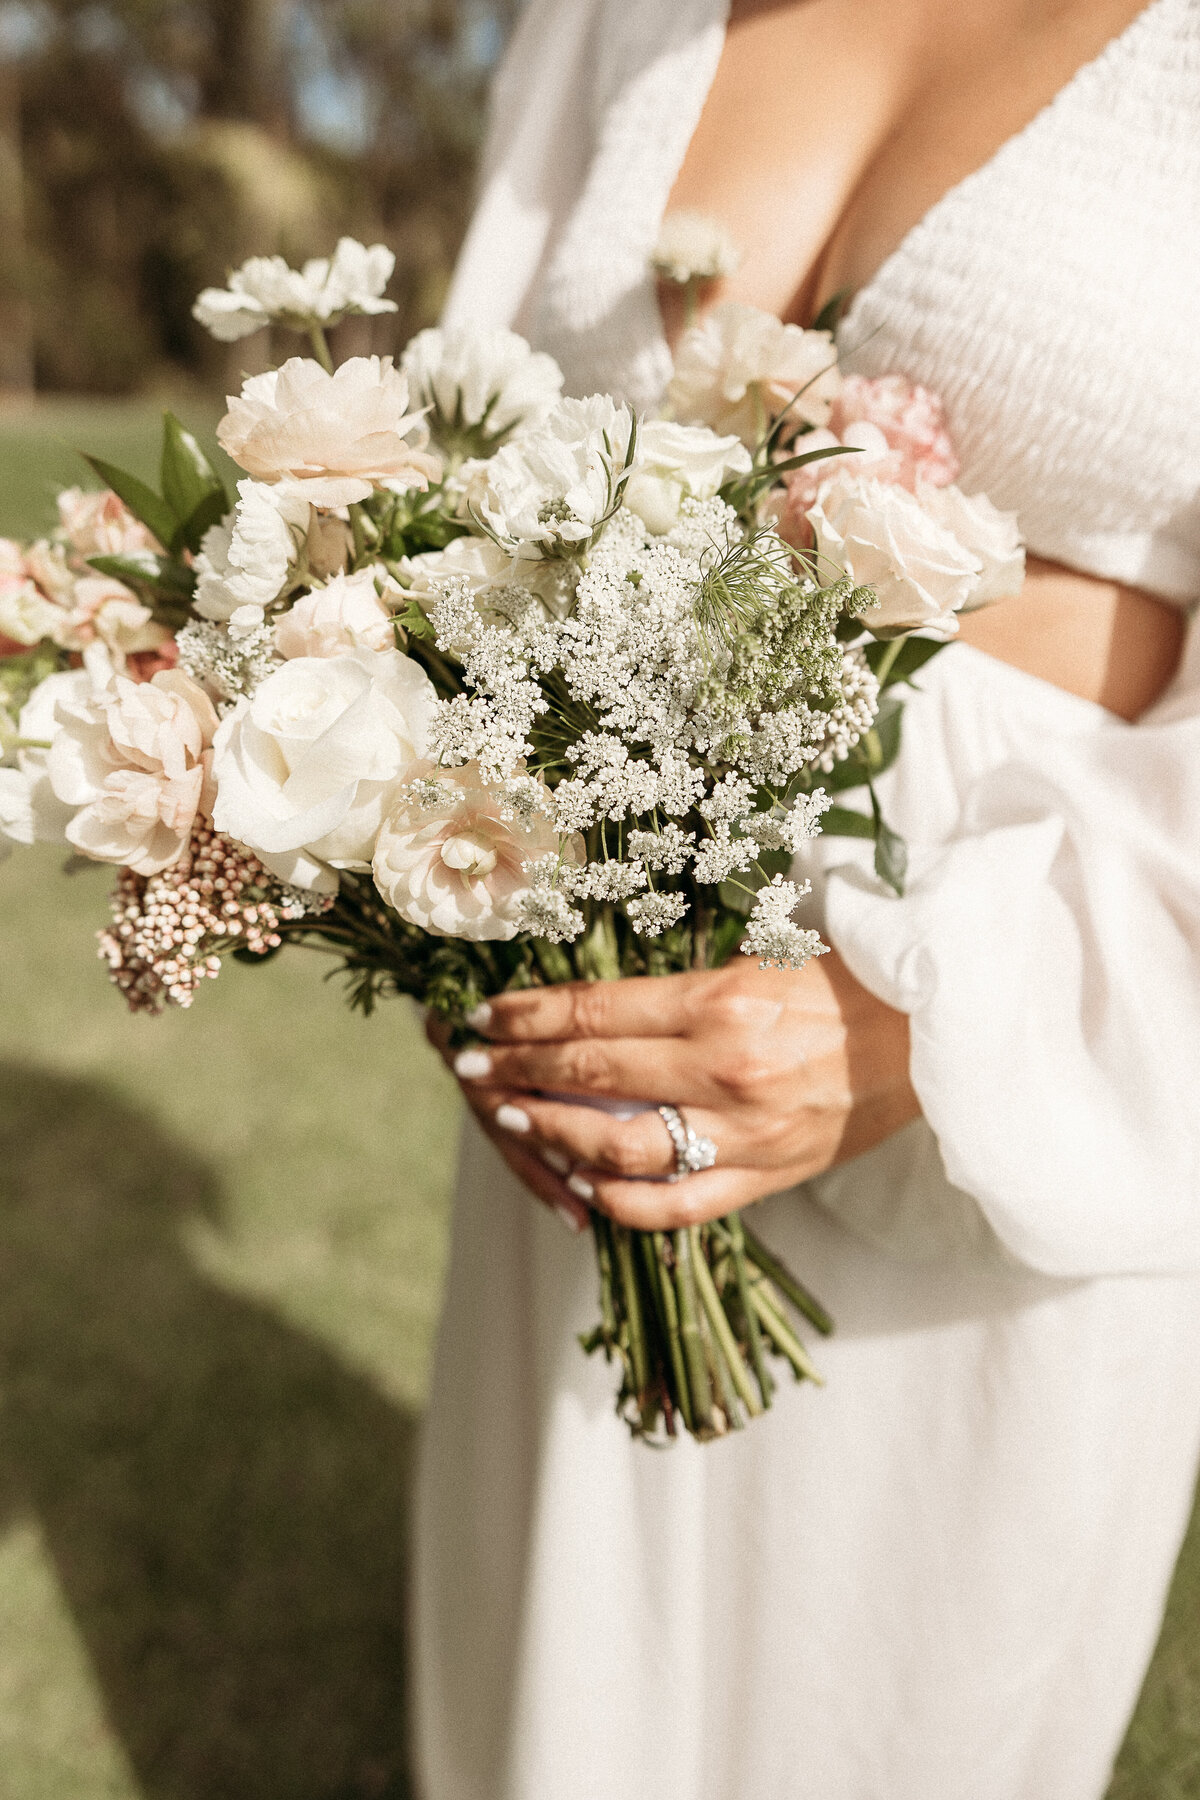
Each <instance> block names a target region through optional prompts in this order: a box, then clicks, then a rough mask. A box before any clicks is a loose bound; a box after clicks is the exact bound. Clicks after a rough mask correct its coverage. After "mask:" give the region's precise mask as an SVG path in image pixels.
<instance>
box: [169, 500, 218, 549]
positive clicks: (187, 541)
mask: <svg viewBox="0 0 1200 1800" xmlns="http://www.w3.org/2000/svg"><path fill="white" fill-rule="evenodd" d="M228 511H229V496H228V494H226V492H225V489H224V488H223V487H222V488H216V489H215V490H214V491H213V492H212V493H211V494H206V495H205V496H204V499H203V500H201V501H200V502H199V503H198V504H197V506H196V508H195V510H194V511H193V512H191V513H189V515H188V517H187V518H186V519H185V520H184V522H183V524H182V525H180V526H179V527H178V528H177V530H176V532H175V535H174V537H173V538H172V539H171V544H170V548H171V550H172V552H173V554H174V555H176V556H178V555H179V554H180V552H181V551H184V550H191V551H192V552H193V553H195V552H196V551H197V550H198V549H199V548H200V545H201V544H202V543H203V541H204V534H205V532H206V531H207V530H208V528H209V526H210V525H219V524H220V523H221V520H222V519H223V518H224V517H225V514H226V513H227V512H228Z"/></svg>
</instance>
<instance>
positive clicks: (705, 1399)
mask: <svg viewBox="0 0 1200 1800" xmlns="http://www.w3.org/2000/svg"><path fill="white" fill-rule="evenodd" d="M672 1242H673V1245H674V1250H675V1291H676V1294H677V1295H678V1299H679V1336H680V1339H681V1340H682V1343H683V1354H684V1359H685V1361H686V1363H687V1373H688V1387H689V1389H690V1391H691V1399H692V1418H693V1425H692V1429H693V1431H694V1432H695V1433H696V1435H697V1436H700V1435H702V1434H707V1433H709V1432H711V1431H712V1429H713V1415H712V1383H711V1382H710V1381H709V1379H708V1363H707V1362H706V1360H705V1356H704V1339H703V1338H702V1337H701V1335H700V1317H699V1312H698V1309H697V1302H696V1280H695V1275H694V1273H693V1271H692V1244H691V1239H690V1238H689V1237H688V1234H687V1231H686V1230H679V1231H677V1232H675V1234H674V1237H673V1240H672Z"/></svg>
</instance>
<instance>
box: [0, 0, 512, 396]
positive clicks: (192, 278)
mask: <svg viewBox="0 0 1200 1800" xmlns="http://www.w3.org/2000/svg"><path fill="white" fill-rule="evenodd" d="M519 3H520V0H0V388H2V387H9V388H13V387H21V386H24V385H28V384H29V383H30V382H31V381H32V382H36V384H37V385H38V386H39V387H44V388H59V389H62V388H67V389H75V390H80V391H96V392H108V393H118V392H125V391H130V390H132V389H134V388H137V387H144V386H146V385H150V384H153V383H154V382H155V381H156V380H160V379H162V378H163V377H164V376H165V375H167V374H169V373H171V372H172V371H174V372H175V373H176V374H177V373H178V371H179V370H180V369H183V370H187V371H189V372H191V373H192V374H194V375H195V376H196V377H197V378H199V379H202V380H207V381H218V380H221V381H228V380H229V379H230V378H231V377H233V376H234V375H236V374H237V373H238V372H239V371H241V370H242V369H245V368H247V367H250V366H255V365H256V364H261V362H262V361H264V360H265V359H266V356H267V354H268V348H269V347H268V346H267V345H266V344H265V343H261V344H260V343H259V342H258V341H257V340H250V341H249V342H248V343H244V344H239V345H235V346H232V347H229V348H226V349H223V348H221V347H219V346H213V345H211V344H209V343H208V342H207V341H206V340H204V339H203V338H202V335H201V334H200V333H199V332H198V330H197V328H196V327H195V326H194V325H193V324H192V322H191V319H190V310H189V309H190V305H191V301H192V298H193V296H194V295H195V293H196V291H197V290H198V288H200V287H201V286H203V285H205V284H206V283H208V282H213V281H220V280H222V279H223V278H224V276H225V274H226V272H227V270H228V269H229V268H230V267H231V266H234V265H236V264H237V263H239V262H241V261H242V260H243V259H244V258H245V257H246V256H248V255H250V254H252V253H255V252H263V253H269V252H273V251H279V252H281V253H282V254H284V255H286V256H288V257H289V258H290V259H293V260H294V259H300V258H303V257H305V256H311V255H315V254H320V253H321V252H323V251H326V250H328V249H329V248H331V247H332V244H333V242H334V241H335V240H336V238H337V237H338V235H339V234H340V233H342V232H344V231H347V232H350V233H352V234H353V235H355V236H360V237H364V238H367V239H375V238H383V239H384V241H386V242H388V243H389V244H391V246H392V247H393V249H394V250H395V251H396V253H397V271H396V279H395V282H394V284H393V288H392V290H391V291H392V293H393V295H394V297H395V298H396V299H397V300H398V301H399V303H400V308H401V311H400V315H399V317H398V319H396V320H383V321H380V322H379V323H378V324H376V325H374V326H372V327H370V328H369V329H367V328H364V326H363V325H362V324H361V323H360V324H358V325H356V327H355V330H356V331H357V333H358V339H356V344H357V345H358V347H361V348H366V347H368V346H370V347H372V348H379V349H386V348H390V347H392V345H393V344H394V343H395V342H396V341H397V340H398V339H399V340H400V341H402V340H403V337H404V336H407V335H408V334H409V333H410V332H411V331H413V330H415V329H417V328H418V327H419V326H420V325H421V324H424V323H427V322H428V320H429V319H430V318H431V317H433V316H434V315H435V314H436V312H437V309H438V306H439V305H440V301H441V296H442V292H443V290H444V285H445V281H446V278H447V275H448V272H449V267H450V264H451V262H452V260H453V255H454V251H455V249H456V247H457V243H458V239H459V236H460V235H461V231H462V229H463V226H464V224H465V219H466V214H467V210H468V207H469V203H470V191H471V181H472V171H473V166H474V159H475V154H476V150H477V147H478V142H479V136H480V131H481V124H482V117H483V106H484V94H485V88H486V80H487V76H488V74H489V72H490V70H491V67H492V65H493V64H494V62H495V60H496V57H497V55H498V54H499V51H500V49H501V47H502V44H503V42H504V39H505V36H506V34H507V32H508V30H509V29H510V27H511V24H512V19H513V15H514V14H515V12H516V11H517V10H518V7H519ZM360 340H361V341H360Z"/></svg>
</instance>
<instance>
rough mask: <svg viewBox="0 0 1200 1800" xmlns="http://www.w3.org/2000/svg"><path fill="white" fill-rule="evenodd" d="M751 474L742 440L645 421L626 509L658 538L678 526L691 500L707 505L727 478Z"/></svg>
mask: <svg viewBox="0 0 1200 1800" xmlns="http://www.w3.org/2000/svg"><path fill="white" fill-rule="evenodd" d="M749 470H750V452H749V451H748V450H747V448H746V446H745V445H744V444H743V443H742V441H741V439H740V438H738V437H732V436H730V437H718V436H717V434H716V432H715V431H709V430H708V428H707V427H706V426H703V425H676V424H673V423H672V422H671V421H670V420H669V419H649V420H647V421H646V423H645V424H644V425H643V426H642V427H641V430H640V431H639V433H638V441H637V454H636V457H635V460H634V467H633V473H632V474H631V475H630V477H629V481H628V482H627V484H626V487H625V493H624V496H623V500H624V504H625V505H626V506H627V507H629V508H630V510H631V511H632V512H635V513H636V514H637V515H638V517H639V518H640V519H641V520H642V522H643V524H644V525H645V526H646V527H647V528H648V529H649V530H650V531H653V532H656V533H658V534H659V535H662V534H663V533H664V532H667V531H670V530H671V529H672V528H673V527H674V526H675V525H677V524H678V523H679V509H680V507H681V505H682V504H683V501H684V500H685V499H686V498H687V497H688V496H689V495H690V496H691V498H692V499H693V500H711V499H712V497H713V495H714V494H715V493H716V492H717V491H718V489H719V488H721V487H722V486H723V484H724V483H725V482H726V481H727V480H728V479H729V477H730V476H731V475H745V474H748V473H749Z"/></svg>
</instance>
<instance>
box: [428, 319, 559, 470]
mask: <svg viewBox="0 0 1200 1800" xmlns="http://www.w3.org/2000/svg"><path fill="white" fill-rule="evenodd" d="M400 367H401V368H402V369H403V371H404V373H405V375H406V376H407V377H408V384H409V388H410V390H411V393H412V401H413V405H414V406H428V407H431V408H432V409H433V419H432V427H433V432H434V436H435V437H436V438H437V439H438V441H439V442H441V443H443V444H445V445H446V446H447V448H452V449H457V450H459V451H460V453H461V451H463V450H464V449H470V451H471V452H472V453H473V454H475V455H477V456H483V455H486V454H487V452H488V451H489V449H492V448H494V447H495V445H496V444H497V443H499V441H500V440H501V438H504V437H506V436H508V434H509V433H510V432H512V431H515V430H517V429H521V430H525V429H527V428H528V427H529V426H532V425H540V424H541V423H542V421H543V420H544V419H545V418H546V416H547V415H548V414H549V412H550V411H551V410H552V408H553V407H554V406H555V405H557V403H558V400H559V398H560V396H561V394H562V384H563V377H562V370H561V369H560V368H559V366H558V364H557V363H556V362H555V360H554V358H553V357H552V356H547V355H546V354H545V353H544V352H543V351H536V350H531V349H530V347H529V345H528V344H527V343H526V342H525V339H524V338H523V337H518V336H517V334H516V332H515V331H504V330H501V329H494V330H490V331H489V330H484V329H482V328H478V329H476V328H473V327H471V326H466V325H460V326H458V327H457V328H454V329H450V330H446V331H443V330H440V329H439V328H437V327H431V328H430V329H429V330H428V331H419V332H418V333H417V335H416V337H415V338H413V339H412V341H411V342H410V343H409V345H408V347H407V349H406V350H405V352H404V354H403V356H402V357H401V358H400Z"/></svg>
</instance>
